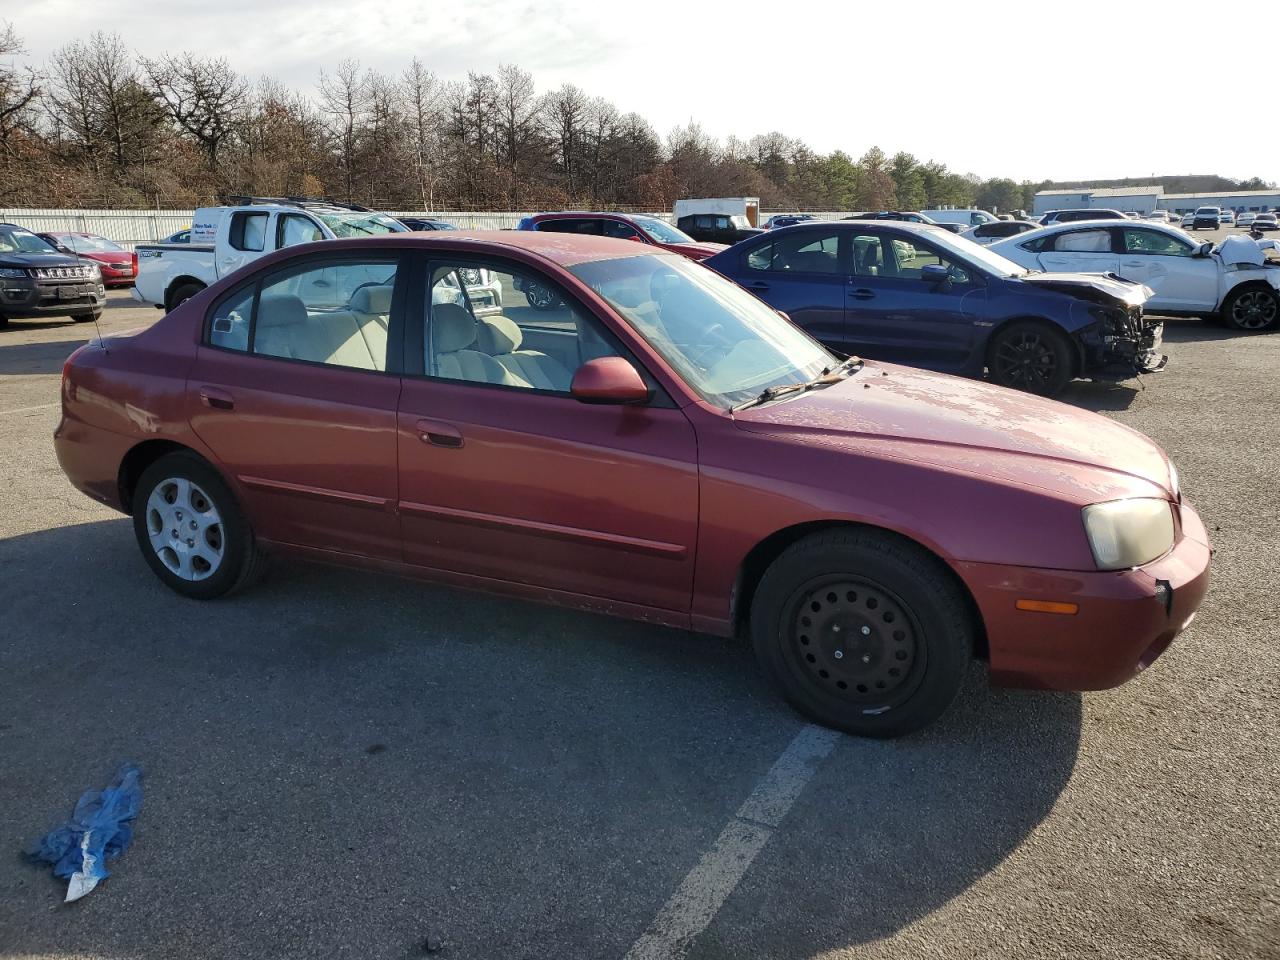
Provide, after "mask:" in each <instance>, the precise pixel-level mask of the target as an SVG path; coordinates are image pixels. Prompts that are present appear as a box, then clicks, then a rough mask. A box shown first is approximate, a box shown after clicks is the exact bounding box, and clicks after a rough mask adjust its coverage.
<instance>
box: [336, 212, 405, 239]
mask: <svg viewBox="0 0 1280 960" xmlns="http://www.w3.org/2000/svg"><path fill="white" fill-rule="evenodd" d="M316 216H317V217H319V218H320V220H321V221H322V222H323V223H324V225H325V226H326V227H328V228H329V229H330V230H332V231H333V235H334V236H335V237H369V236H381V235H382V234H384V233H406V232H408V230H409V228H408V227H406V226H405V225H404V224H403V223H401V222H400V221H399V220H395V219H393V218H391V217H387V216H384V215H383V214H381V213H317V214H316Z"/></svg>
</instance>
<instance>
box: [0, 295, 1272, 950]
mask: <svg viewBox="0 0 1280 960" xmlns="http://www.w3.org/2000/svg"><path fill="white" fill-rule="evenodd" d="M156 316H157V314H156V312H155V311H152V310H150V309H144V308H139V307H137V306H135V305H133V304H131V303H130V302H129V301H128V300H127V299H126V298H125V297H124V296H123V295H122V294H119V293H117V294H113V295H112V302H111V306H110V309H109V310H108V312H107V315H106V317H105V319H104V322H103V327H104V329H107V330H114V329H124V328H127V327H130V326H136V325H138V324H139V323H146V322H150V321H152V320H154V319H155V317H156ZM91 333H92V328H91V327H88V328H86V327H85V326H72V325H62V324H53V323H50V324H21V325H19V324H17V323H15V324H14V325H13V326H12V327H11V328H10V329H9V330H7V331H4V332H0V412H2V413H3V416H0V450H2V451H3V457H0V476H2V477H3V484H4V489H5V491H6V495H5V497H4V498H3V500H2V501H0V503H3V506H2V507H0V610H3V611H4V614H3V618H2V619H0V851H7V852H0V954H2V955H4V956H7V957H23V958H29V957H59V958H70V957H112V958H126V957H128V958H170V957H175V956H181V957H187V958H201V957H228V956H235V957H237V958H242V960H248V958H258V957H261V958H284V957H309V958H311V957H319V956H324V957H360V958H382V957H390V958H400V957H412V956H419V955H424V953H425V952H426V948H427V946H428V939H430V941H431V944H430V945H431V946H432V947H438V948H439V949H438V950H436V951H435V954H436V955H441V956H446V957H469V958H498V957H504V958H505V957H509V958H534V957H538V958H543V957H556V958H577V957H584V958H596V957H622V956H623V955H624V954H625V953H626V952H627V950H628V949H629V948H630V946H631V944H632V943H634V942H635V941H636V939H637V938H638V937H639V936H640V935H641V934H642V933H643V932H644V930H645V929H646V927H647V926H648V925H649V923H650V921H651V920H652V919H653V917H654V916H655V914H656V913H657V912H658V911H659V910H660V909H661V907H662V905H663V904H664V903H665V902H666V901H667V899H668V897H669V896H671V894H672V891H673V890H675V889H676V888H677V886H678V885H679V884H680V883H681V880H682V879H683V878H684V877H685V875H686V874H688V873H689V871H690V869H691V868H692V867H693V866H694V865H695V864H696V863H697V862H698V860H699V858H700V857H701V856H702V855H703V853H704V852H705V851H706V850H707V849H708V847H709V846H710V845H711V844H712V843H713V841H715V839H716V837H717V836H718V835H719V834H720V832H721V830H722V829H723V828H724V826H725V824H726V822H727V821H729V819H730V818H731V817H732V816H733V814H734V811H735V810H737V809H738V807H739V805H740V804H741V803H742V801H743V799H744V798H745V797H747V795H748V794H750V793H751V792H752V789H753V787H754V786H755V785H756V783H757V782H758V781H759V780H760V779H761V777H762V776H763V775H764V773H765V772H766V771H767V770H768V769H769V768H770V765H771V764H772V763H773V762H774V760H775V759H776V758H777V757H778V756H779V754H780V753H781V752H782V751H783V750H784V749H785V748H786V747H787V745H788V743H790V742H791V740H792V738H793V737H794V736H795V735H796V733H797V731H800V730H801V729H803V726H804V725H803V724H802V723H801V721H800V720H798V719H797V718H796V717H795V716H794V715H793V714H792V713H790V712H789V711H788V710H787V709H786V708H785V707H784V706H782V705H781V704H780V703H779V702H777V701H776V700H775V698H774V697H773V695H772V693H771V692H770V691H769V690H768V689H766V688H765V686H764V684H763V682H762V681H761V680H760V679H759V678H758V677H757V675H756V673H755V670H754V668H753V665H752V662H751V657H750V654H749V651H747V650H746V649H744V648H743V647H742V646H741V645H739V644H736V643H732V642H726V641H720V640H715V639H708V638H706V637H702V636H697V635H693V634H686V633H682V632H679V631H672V630H663V629H657V628H654V627H650V626H645V625H641V624H633V623H626V622H620V621H613V620H607V619H603V618H599V617H594V616H590V615H586V614H578V613H570V612H566V611H561V610H555V609H547V608H542V607H537V606H532V605H528V604H524V603H518V602H513V601H503V600H493V599H489V598H485V597H481V596H478V595H473V594H469V593H464V592H459V591H453V590H448V589H443V588H435V587H430V586H424V585H421V584H418V583H411V582H405V581H399V580H395V579H389V578H380V577H375V576H372V575H366V574H363V573H352V572H349V571H343V570H336V569H325V568H319V567H311V566H307V565H301V564H277V565H275V567H274V568H273V570H272V571H271V572H270V573H269V575H268V576H267V578H266V579H265V580H264V581H263V582H262V583H261V584H260V585H259V586H258V587H257V588H255V589H254V590H253V591H251V592H249V593H246V594H244V595H242V596H240V597H237V598H235V599H233V600H230V601H227V602H219V603H213V604H199V603H195V602H188V601H184V600H182V599H179V598H178V597H176V596H174V595H173V594H171V593H170V592H168V591H167V590H165V589H164V588H163V587H161V586H160V585H159V583H158V582H157V581H156V580H155V578H154V577H153V576H152V575H151V574H150V573H149V572H148V571H147V569H146V568H145V566H144V564H143V561H142V559H141V558H140V557H139V556H138V554H137V550H136V547H135V545H134V543H133V539H132V534H131V531H130V530H129V527H128V524H127V522H126V521H125V520H124V519H122V518H120V517H119V516H117V515H115V514H112V513H111V512H109V511H107V510H106V509H105V508H102V507H100V506H98V505H96V504H94V503H92V502H91V501H89V500H88V499H87V498H85V497H83V496H81V495H80V494H79V493H77V492H76V491H74V490H73V489H72V488H71V487H70V485H69V484H67V482H66V481H65V479H64V478H63V476H62V474H61V472H60V471H59V469H58V467H57V464H56V462H55V460H54V457H53V451H52V446H51V443H50V435H51V433H52V431H53V428H54V426H55V425H56V423H57V415H58V414H57V409H56V407H55V406H52V404H55V403H56V401H57V384H58V375H59V372H60V369H61V364H62V361H63V359H64V358H65V356H66V355H67V354H68V353H69V352H70V351H71V350H72V349H73V348H74V347H75V346H76V345H77V344H78V343H80V342H82V341H83V340H84V339H86V338H87V336H88V335H90V334H91ZM1166 340H1167V344H1168V352H1169V353H1170V355H1171V359H1170V362H1169V367H1168V369H1167V370H1166V371H1165V372H1163V373H1161V374H1160V375H1159V376H1156V377H1151V378H1147V379H1146V380H1144V381H1143V383H1142V384H1141V385H1138V384H1134V383H1128V384H1122V385H1119V386H1107V385H1100V384H1090V383H1080V384H1077V385H1075V386H1074V387H1073V388H1072V389H1071V391H1070V393H1069V395H1068V397H1067V398H1066V399H1067V400H1068V401H1069V402H1071V403H1075V404H1078V405H1080V406H1085V407H1089V408H1091V409H1095V410H1101V411H1103V412H1105V413H1106V414H1107V415H1108V416H1112V417H1114V418H1115V419H1117V420H1120V421H1122V422H1124V423H1128V424H1130V425H1132V426H1134V427H1137V428H1138V429H1140V430H1142V431H1144V432H1146V433H1148V434H1150V435H1151V436H1153V437H1154V438H1156V440H1157V441H1158V442H1160V443H1161V444H1162V445H1163V446H1164V447H1165V448H1166V449H1167V450H1168V451H1169V453H1170V455H1171V456H1172V457H1173V459H1174V461H1175V462H1176V463H1177V465H1178V467H1179V470H1180V471H1181V474H1182V478H1183V487H1184V490H1185V491H1186V494H1187V496H1188V497H1189V499H1190V500H1191V501H1192V502H1194V503H1195V504H1196V506H1197V508H1198V509H1199V510H1200V511H1201V514H1202V515H1203V517H1204V519H1205V521H1206V523H1207V524H1208V527H1209V530H1210V532H1211V535H1212V537H1213V539H1214V543H1215V546H1216V547H1217V550H1218V553H1217V557H1216V561H1215V568H1214V581H1213V585H1212V587H1211V590H1210V594H1209V597H1208V599H1207V601H1206V603H1205V605H1204V607H1203V608H1202V610H1201V613H1200V616H1199V618H1198V619H1197V621H1196V623H1195V624H1194V625H1193V626H1192V628H1191V629H1190V631H1189V632H1188V633H1187V634H1185V635H1184V636H1183V637H1182V638H1180V639H1179V640H1178V641H1177V642H1176V643H1175V644H1174V646H1173V647H1172V648H1171V650H1170V651H1169V652H1168V653H1167V654H1166V655H1165V656H1164V657H1163V658H1162V659H1161V660H1160V661H1159V662H1158V663H1157V664H1156V665H1155V666H1154V667H1152V668H1151V669H1150V670H1149V671H1147V672H1146V673H1145V674H1144V675H1143V676H1142V677H1140V678H1139V679H1137V680H1136V681H1135V682H1133V683H1130V684H1129V685H1127V686H1125V687H1123V688H1120V689H1118V690H1113V691H1109V692H1105V693H1097V694H1088V695H1084V696H1077V695H1053V694H1043V693H1027V692H1018V691H999V690H990V689H988V688H987V687H986V686H985V681H984V677H983V673H982V671H981V669H980V668H975V669H974V671H973V674H972V676H971V678H970V679H971V683H970V684H969V686H968V688H967V690H966V693H965V696H964V698H963V699H962V702H961V703H960V704H959V706H958V708H957V709H956V710H954V711H953V712H952V713H951V714H950V715H949V716H948V717H947V718H946V719H945V720H944V722H942V723H940V724H939V725H937V726H935V727H934V728H932V729H930V730H928V731H926V732H925V733H923V734H920V735H917V736H914V737H910V738H907V739H904V740H899V741H895V742H891V743H871V742H862V741H858V740H854V739H850V738H840V739H839V741H838V742H837V744H836V746H835V749H834V750H833V751H832V753H831V754H830V756H829V757H828V758H827V759H826V760H825V762H823V763H822V764H821V765H820V766H819V767H818V768H817V770H816V772H815V773H814V775H813V777H812V780H810V781H809V783H808V785H807V787H805V789H804V790H803V791H802V792H801V793H800V795H799V799H798V800H797V801H796V803H795V805H794V806H793V807H792V809H791V811H790V813H789V815H788V816H787V817H786V818H785V819H784V820H783V821H782V823H781V825H780V826H779V827H778V828H777V830H776V831H775V832H774V833H773V835H772V837H771V839H770V840H769V842H768V843H767V845H766V846H765V847H764V848H763V850H762V851H761V852H760V854H759V856H758V857H757V858H756V860H755V861H754V862H753V863H752V864H751V865H750V867H749V869H747V870H746V872H745V875H744V876H743V878H742V880H741V882H740V883H739V884H738V885H737V887H736V889H734V890H733V892H732V893H731V894H730V895H729V897H728V899H727V900H726V901H725V902H724V904H723V906H722V907H721V908H720V909H719V911H718V912H717V913H716V914H715V916H714V918H713V919H712V920H711V922H710V924H709V925H708V926H707V927H706V929H705V930H704V931H703V932H702V933H701V934H700V935H699V936H698V937H697V938H696V939H694V940H693V942H692V943H691V945H690V947H689V951H688V956H689V957H692V958H722V957H746V956H753V957H754V956H759V957H778V958H782V957H801V956H804V957H841V958H843V957H859V958H861V957H877V958H878V957H886V958H887V957H910V958H913V960H914V958H920V957H947V958H951V957H978V956H999V957H1004V956H1009V957H1015V956H1016V957H1019V958H1033V957H1034V958H1038V957H1044V958H1060V957H1076V956H1079V957H1085V956H1087V957H1106V958H1112V957H1114V958H1124V960H1133V958H1160V960H1169V958H1208V957H1223V958H1233V960H1236V958H1252V957H1259V958H1261V957H1280V947H1278V944H1280V893H1278V890H1280V813H1278V811H1277V803H1276V798H1277V787H1278V786H1280V784H1278V779H1280V777H1278V773H1280V746H1278V744H1280V737H1277V733H1278V732H1280V730H1278V728H1280V682H1278V680H1277V677H1278V675H1280V670H1278V667H1280V662H1278V661H1280V654H1278V652H1277V640H1278V639H1280V628H1278V624H1277V612H1276V611H1277V603H1276V600H1275V587H1274V585H1273V583H1272V581H1273V579H1275V577H1276V574H1277V569H1276V566H1277V564H1276V559H1275V557H1276V548H1277V546H1278V545H1280V509H1277V508H1278V506H1280V495H1278V493H1277V477H1280V454H1278V453H1277V451H1278V450H1280V378H1278V377H1277V374H1276V370H1277V367H1278V366H1280V335H1263V336H1255V337H1247V338H1244V337H1236V336H1232V335H1229V334H1228V333H1226V332H1225V331H1224V330H1223V329H1221V328H1218V327H1214V326H1208V325H1204V324H1200V323H1197V322H1191V321H1172V322H1170V323H1169V324H1168V328H1167V334H1166ZM124 759H133V760H136V761H138V762H139V763H141V764H142V765H143V767H144V768H145V769H146V772H147V777H146V780H145V787H146V791H147V793H146V800H145V803H144V807H143V811H142V815H141V818H140V820H139V826H138V833H137V839H136V842H135V844H134V846H133V848H132V849H131V850H130V851H129V852H128V853H127V854H126V855H125V856H124V857H123V858H122V859H120V860H118V861H116V862H115V863H114V864H113V868H112V869H113V876H112V878H111V879H110V880H108V881H107V882H106V883H105V884H104V885H103V886H102V887H101V888H100V889H99V890H98V891H96V892H95V893H93V894H92V895H91V896H90V897H89V898H87V899H86V900H84V901H82V902H80V903H78V904H75V905H72V906H64V905H62V903H61V899H62V894H63V890H64V884H63V883H62V882H60V881H55V880H54V879H53V878H52V877H51V876H50V874H49V872H48V871H47V870H40V869H36V868H34V867H31V866H28V865H26V864H24V863H23V862H22V861H21V860H20V859H19V857H18V853H17V852H18V850H19V848H20V846H21V844H22V843H23V842H24V841H26V840H27V839H29V838H31V837H33V836H35V835H38V834H39V833H40V832H42V831H43V830H45V829H47V828H48V827H50V826H51V825H52V824H53V823H54V822H56V821H57V820H60V819H62V818H64V817H65V816H66V815H67V814H68V813H69V812H70V809H71V806H72V804H73V803H74V800H75V798H76V797H77V796H78V795H79V793H80V792H81V791H82V790H84V789H85V788H86V787H88V786H91V785H99V786H100V785H102V784H103V783H104V782H105V781H106V779H107V778H108V777H109V775H110V774H111V772H112V770H113V769H114V767H115V766H116V764H118V763H119V762H120V761H121V760H124Z"/></svg>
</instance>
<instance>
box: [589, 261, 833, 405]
mask: <svg viewBox="0 0 1280 960" xmlns="http://www.w3.org/2000/svg"><path fill="white" fill-rule="evenodd" d="M569 269H570V271H571V272H572V273H573V274H574V275H575V276H577V277H578V278H579V279H580V280H582V281H583V282H584V283H586V284H588V285H589V286H590V287H591V289H592V290H594V291H595V292H596V293H598V294H599V295H600V296H601V297H603V298H604V299H605V300H607V301H608V302H609V304H610V305H611V306H612V307H613V308H614V309H615V310H616V311H618V313H619V314H621V315H622V317H623V318H624V319H625V320H626V321H627V323H629V324H630V325H631V327H632V328H633V329H634V330H635V331H636V333H637V334H639V335H640V336H641V337H643V338H644V339H645V340H646V341H647V342H648V343H649V345H650V346H651V347H653V349H654V350H656V351H657V352H658V353H659V354H660V355H661V356H662V358H663V359H664V360H666V361H667V363H668V364H670V365H671V367H672V368H673V369H674V370H675V371H676V372H677V373H678V374H679V375H680V376H681V378H683V379H684V381H685V383H687V384H688V385H689V386H690V387H692V388H693V389H694V390H695V391H697V392H698V394H699V395H701V396H702V397H703V399H705V400H707V401H708V402H709V403H713V404H715V405H716V406H718V407H722V408H724V409H729V408H730V407H733V406H735V405H737V404H739V403H743V402H745V401H748V400H751V399H753V398H755V397H757V396H758V395H759V394H760V393H761V391H763V390H765V389H766V388H768V387H779V386H784V385H788V384H796V383H805V382H807V381H810V380H813V379H815V378H816V377H819V376H821V375H822V374H823V371H826V370H830V369H832V368H834V367H835V366H837V365H838V364H839V362H840V361H839V360H838V359H837V358H836V357H835V356H834V355H833V354H831V353H829V352H828V351H827V350H826V348H824V347H822V346H821V345H820V344H819V343H818V342H817V341H815V340H813V339H811V338H810V337H809V335H808V334H806V333H804V332H803V331H802V330H800V328H798V327H796V326H793V325H792V324H790V323H788V322H787V321H786V320H784V319H783V318H782V317H780V316H779V315H778V314H777V313H776V312H775V311H774V310H773V309H772V308H770V307H769V306H767V305H766V304H765V303H763V302H762V301H760V300H758V299H756V298H755V297H753V296H752V295H751V294H749V293H747V292H746V291H745V290H743V289H742V288H741V287H739V286H738V285H737V284H735V283H731V282H730V281H728V280H726V279H724V278H723V277H721V276H720V275H719V274H718V273H715V272H713V271H711V270H708V269H707V268H706V267H702V266H699V265H698V264H696V263H693V262H692V261H690V260H687V259H685V258H684V257H677V256H652V255H642V256H638V257H624V258H621V259H617V260H597V261H595V262H594V263H582V264H578V265H577V266H575V267H570V268H569Z"/></svg>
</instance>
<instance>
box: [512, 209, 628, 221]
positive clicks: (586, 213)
mask: <svg viewBox="0 0 1280 960" xmlns="http://www.w3.org/2000/svg"><path fill="white" fill-rule="evenodd" d="M633 216H636V217H645V218H646V219H649V220H652V219H653V217H651V216H649V215H648V214H643V213H636V214H631V213H619V212H618V211H617V210H550V211H548V212H546V213H535V214H534V215H533V216H531V217H529V218H528V219H530V220H550V219H552V218H555V217H618V218H619V219H622V220H630V219H631V218H632V217H633Z"/></svg>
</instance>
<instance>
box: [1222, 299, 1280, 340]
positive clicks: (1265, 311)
mask: <svg viewBox="0 0 1280 960" xmlns="http://www.w3.org/2000/svg"><path fill="white" fill-rule="evenodd" d="M1275 318H1276V301H1275V298H1274V297H1271V296H1269V295H1268V294H1266V293H1263V292H1262V291H1261V290H1254V291H1250V292H1249V293H1243V294H1241V295H1240V296H1239V297H1237V298H1236V302H1235V303H1234V304H1233V305H1232V307H1231V319H1232V320H1234V321H1235V323H1236V326H1238V327H1242V328H1243V329H1245V330H1260V329H1262V328H1263V327H1266V326H1269V325H1270V324H1271V323H1272V322H1273V321H1274V320H1275Z"/></svg>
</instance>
